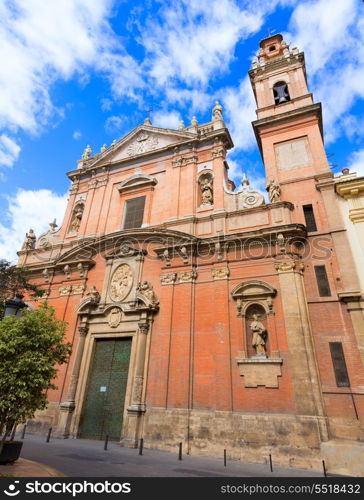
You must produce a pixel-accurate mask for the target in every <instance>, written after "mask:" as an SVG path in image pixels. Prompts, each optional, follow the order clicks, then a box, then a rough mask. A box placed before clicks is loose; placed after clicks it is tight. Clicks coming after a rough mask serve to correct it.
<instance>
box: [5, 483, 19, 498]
mask: <svg viewBox="0 0 364 500" xmlns="http://www.w3.org/2000/svg"><path fill="white" fill-rule="evenodd" d="M18 484H19V481H14V482H13V483H12V484H9V486H8V487H7V489H5V490H4V493H5V495H7V496H8V497H16V496H17V495H19V493H20V490H19V488H18V486H17V485H18Z"/></svg>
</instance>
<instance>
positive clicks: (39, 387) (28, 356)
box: [0, 303, 71, 439]
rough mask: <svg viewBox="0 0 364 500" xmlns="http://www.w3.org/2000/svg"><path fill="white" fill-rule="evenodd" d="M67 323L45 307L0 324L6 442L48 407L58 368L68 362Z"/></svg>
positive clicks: (1, 416) (0, 419)
mask: <svg viewBox="0 0 364 500" xmlns="http://www.w3.org/2000/svg"><path fill="white" fill-rule="evenodd" d="M65 328H66V323H65V322H63V321H60V320H59V319H57V318H56V316H55V312H54V309H53V308H52V307H50V306H48V305H47V304H46V303H44V304H43V305H42V306H41V307H40V308H39V309H35V310H33V311H25V312H24V313H23V315H22V316H21V317H20V318H16V317H15V316H6V317H5V318H4V319H3V320H2V321H0V432H2V431H4V436H3V439H5V437H6V435H7V433H8V432H9V431H10V430H11V429H12V428H13V427H14V426H15V425H17V424H20V423H24V422H25V421H26V420H27V419H29V418H32V417H33V416H34V413H35V411H36V410H42V409H44V408H45V407H46V404H47V397H46V391H47V390H48V389H55V388H56V387H55V386H54V384H53V383H52V380H53V379H54V378H55V377H56V374H57V368H56V365H60V364H63V363H65V362H67V360H68V358H69V355H70V352H71V348H70V344H66V343H64V342H63V339H64V334H65Z"/></svg>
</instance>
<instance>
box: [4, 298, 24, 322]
mask: <svg viewBox="0 0 364 500" xmlns="http://www.w3.org/2000/svg"><path fill="white" fill-rule="evenodd" d="M23 298H24V295H22V294H21V293H17V294H16V295H15V298H14V299H10V300H7V301H6V302H5V312H4V316H17V317H19V316H20V314H21V310H22V309H24V307H28V304H26V303H25V302H24V301H23Z"/></svg>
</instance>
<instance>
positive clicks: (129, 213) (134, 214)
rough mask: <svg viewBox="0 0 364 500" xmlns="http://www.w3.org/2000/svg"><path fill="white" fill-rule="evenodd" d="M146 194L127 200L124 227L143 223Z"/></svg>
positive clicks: (130, 227) (139, 225)
mask: <svg viewBox="0 0 364 500" xmlns="http://www.w3.org/2000/svg"><path fill="white" fill-rule="evenodd" d="M144 205H145V196H139V197H138V198H132V199H131V200H127V201H126V202H125V215H124V225H123V229H133V228H137V227H141V225H142V224H143V216H144Z"/></svg>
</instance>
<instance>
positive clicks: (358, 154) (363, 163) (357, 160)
mask: <svg viewBox="0 0 364 500" xmlns="http://www.w3.org/2000/svg"><path fill="white" fill-rule="evenodd" d="M348 168H350V171H351V172H356V173H357V174H358V175H364V149H360V150H359V151H355V152H354V153H353V154H352V155H351V158H350V160H349V164H348Z"/></svg>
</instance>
